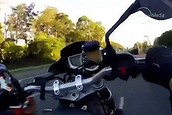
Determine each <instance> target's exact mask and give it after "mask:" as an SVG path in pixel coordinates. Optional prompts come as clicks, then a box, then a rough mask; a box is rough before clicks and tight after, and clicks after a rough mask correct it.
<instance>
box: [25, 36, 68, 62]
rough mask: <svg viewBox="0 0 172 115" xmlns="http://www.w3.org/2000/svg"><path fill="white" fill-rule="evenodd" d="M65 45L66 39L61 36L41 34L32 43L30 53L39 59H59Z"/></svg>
mask: <svg viewBox="0 0 172 115" xmlns="http://www.w3.org/2000/svg"><path fill="white" fill-rule="evenodd" d="M64 47H65V41H64V39H61V38H55V37H50V36H48V35H47V34H45V33H44V34H43V33H42V34H39V35H37V36H36V38H35V41H33V42H32V43H30V45H29V48H28V52H29V55H32V56H34V57H37V58H38V59H48V60H58V59H59V58H60V50H61V49H62V48H64Z"/></svg>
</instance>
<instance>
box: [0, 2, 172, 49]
mask: <svg viewBox="0 0 172 115" xmlns="http://www.w3.org/2000/svg"><path fill="white" fill-rule="evenodd" d="M32 2H34V3H35V5H36V10H39V11H42V10H44V9H45V8H46V7H48V6H53V7H56V8H57V9H58V10H59V12H63V13H66V14H68V15H69V18H70V19H71V20H72V21H73V22H77V19H78V18H79V17H81V16H83V15H85V16H87V17H89V18H90V19H92V20H93V21H98V22H101V23H102V25H103V26H104V27H105V30H106V31H108V29H109V28H110V27H111V26H112V25H113V24H114V23H115V22H116V21H117V20H118V19H119V17H120V16H121V15H122V14H123V12H125V10H126V9H127V8H128V7H129V6H130V5H131V4H132V3H133V2H134V0H0V9H1V10H0V22H2V21H3V19H4V13H7V14H9V13H10V6H16V5H18V4H20V3H26V4H30V3H32ZM171 29H172V19H168V20H163V21H158V20H154V19H151V18H149V17H147V16H146V15H144V14H143V13H142V12H137V13H135V14H133V15H131V16H130V17H129V18H128V19H127V20H126V21H125V22H124V23H123V24H122V25H120V26H119V27H118V28H117V29H116V30H115V31H114V33H113V34H112V35H111V36H110V39H111V40H112V41H114V42H118V43H120V44H122V45H123V46H124V47H129V48H130V47H133V45H134V43H136V42H143V41H145V40H146V41H148V40H149V41H151V43H153V41H154V39H155V38H156V37H159V36H160V35H161V34H162V33H163V32H165V31H167V30H171Z"/></svg>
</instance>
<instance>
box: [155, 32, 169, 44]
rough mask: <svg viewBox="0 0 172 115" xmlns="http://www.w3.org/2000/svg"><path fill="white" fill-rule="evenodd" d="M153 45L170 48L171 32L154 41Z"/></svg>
mask: <svg viewBox="0 0 172 115" xmlns="http://www.w3.org/2000/svg"><path fill="white" fill-rule="evenodd" d="M154 45H155V46H157V45H165V46H167V47H172V30H169V31H166V32H164V33H163V34H162V35H161V36H160V37H158V38H156V39H155V42H154Z"/></svg>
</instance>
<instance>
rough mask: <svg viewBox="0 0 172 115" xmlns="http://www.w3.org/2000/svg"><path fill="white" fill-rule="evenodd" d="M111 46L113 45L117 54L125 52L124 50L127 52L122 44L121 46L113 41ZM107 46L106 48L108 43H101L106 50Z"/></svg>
mask: <svg viewBox="0 0 172 115" xmlns="http://www.w3.org/2000/svg"><path fill="white" fill-rule="evenodd" d="M111 45H112V47H113V48H114V49H115V50H116V51H117V52H120V51H124V50H125V48H124V47H123V46H122V45H121V44H119V43H116V42H112V41H111ZM105 46H106V43H105V42H102V43H101V47H103V48H105Z"/></svg>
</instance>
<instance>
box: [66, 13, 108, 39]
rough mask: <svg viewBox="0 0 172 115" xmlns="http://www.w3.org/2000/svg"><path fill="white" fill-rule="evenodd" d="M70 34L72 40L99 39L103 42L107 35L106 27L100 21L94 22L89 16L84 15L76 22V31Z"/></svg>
mask: <svg viewBox="0 0 172 115" xmlns="http://www.w3.org/2000/svg"><path fill="white" fill-rule="evenodd" d="M70 35H71V36H69V37H70V39H71V40H72V41H90V40H97V41H99V42H101V41H102V39H103V38H104V36H105V29H104V27H103V26H102V25H101V24H100V23H98V22H93V21H92V20H91V19H89V18H88V17H86V16H82V17H80V18H79V19H78V22H77V23H76V29H75V32H73V33H71V34H70Z"/></svg>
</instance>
